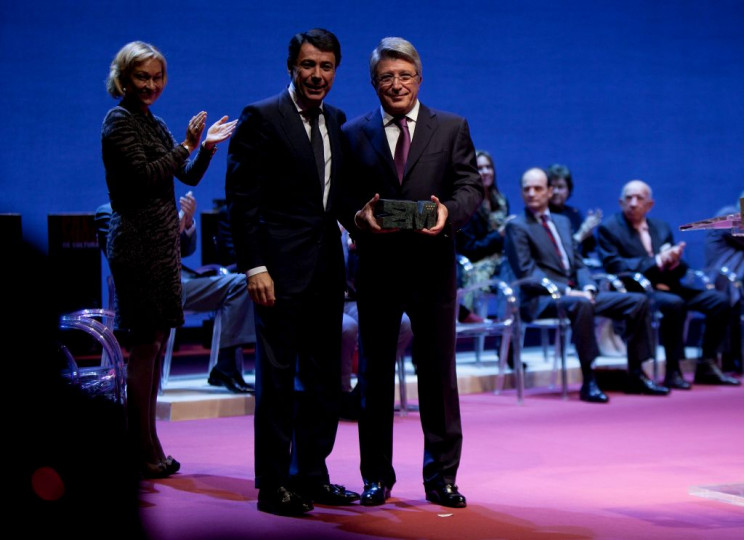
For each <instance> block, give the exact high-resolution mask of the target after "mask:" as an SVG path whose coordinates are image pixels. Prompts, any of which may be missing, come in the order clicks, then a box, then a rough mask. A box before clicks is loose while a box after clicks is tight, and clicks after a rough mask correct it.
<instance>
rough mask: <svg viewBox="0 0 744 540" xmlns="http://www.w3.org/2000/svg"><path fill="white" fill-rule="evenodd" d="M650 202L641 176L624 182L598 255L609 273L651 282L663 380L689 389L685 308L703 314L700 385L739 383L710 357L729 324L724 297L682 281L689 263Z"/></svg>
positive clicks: (697, 372)
mask: <svg viewBox="0 0 744 540" xmlns="http://www.w3.org/2000/svg"><path fill="white" fill-rule="evenodd" d="M653 206H654V200H653V194H652V192H651V188H650V187H649V185H648V184H646V183H645V182H642V181H641V180H632V181H630V182H628V183H627V184H625V186H623V190H622V192H621V194H620V208H621V209H622V212H619V213H617V214H615V215H614V216H612V217H611V218H610V219H608V220H606V221H605V222H604V223H603V224H602V225H600V227H599V254H600V257H601V258H602V264H603V266H604V267H605V269H606V270H607V271H608V272H612V273H613V274H620V273H623V272H640V273H641V274H643V275H644V276H645V277H646V279H648V280H649V281H650V282H651V285H653V287H654V293H653V296H654V301H655V303H656V306H657V309H659V311H660V312H661V314H662V318H661V324H660V328H659V332H660V337H661V342H662V343H663V344H664V351H665V354H666V377H665V384H667V385H669V386H671V387H672V388H689V387H690V384H689V383H688V382H687V381H685V379H684V378H683V377H682V374H681V372H680V369H679V361H680V359H681V358H684V343H683V335H684V331H683V330H684V324H685V319H686V318H687V311H688V310H696V311H700V312H702V313H704V314H705V319H706V320H705V331H704V334H703V358H701V359H700V361H699V362H698V365H697V367H696V369H695V382H696V383H699V384H728V385H738V384H741V383H740V381H739V380H737V379H734V378H733V377H729V376H727V375H724V374H723V373H722V372H721V370H720V369H719V368H718V366H717V365H716V363H715V362H714V361H713V359H714V358H716V356H717V354H718V349H719V348H720V346H721V344H722V342H723V340H724V337H725V333H726V328H727V326H728V324H729V318H730V316H731V310H730V307H729V305H728V302H727V299H726V296H725V295H724V294H723V293H721V292H719V291H715V290H708V289H705V288H704V287H702V286H697V287H696V286H693V285H686V284H685V283H684V281H683V280H684V278H685V276H686V274H687V271H688V269H689V266H688V265H687V263H686V262H685V261H684V260H683V259H682V253H683V251H684V248H685V243H684V242H680V243H678V244H675V243H674V238H673V237H672V230H671V228H670V227H669V224H667V223H666V222H664V221H661V220H658V219H653V218H648V217H647V214H648V212H649V211H650V210H651V208H652V207H653Z"/></svg>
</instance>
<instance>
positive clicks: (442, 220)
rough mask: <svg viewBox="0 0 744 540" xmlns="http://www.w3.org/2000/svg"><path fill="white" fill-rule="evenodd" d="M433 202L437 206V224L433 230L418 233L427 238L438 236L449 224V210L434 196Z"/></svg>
mask: <svg viewBox="0 0 744 540" xmlns="http://www.w3.org/2000/svg"><path fill="white" fill-rule="evenodd" d="M431 200H432V201H433V202H434V203H435V204H436V205H437V224H436V225H434V226H433V227H432V228H431V229H421V230H420V231H416V232H417V233H419V234H425V235H426V236H436V235H438V234H439V233H440V232H442V230H444V225H445V224H446V223H447V217H448V216H449V210H447V207H446V206H444V205H443V204H442V203H440V202H439V199H437V198H436V197H435V196H434V195H432V196H431Z"/></svg>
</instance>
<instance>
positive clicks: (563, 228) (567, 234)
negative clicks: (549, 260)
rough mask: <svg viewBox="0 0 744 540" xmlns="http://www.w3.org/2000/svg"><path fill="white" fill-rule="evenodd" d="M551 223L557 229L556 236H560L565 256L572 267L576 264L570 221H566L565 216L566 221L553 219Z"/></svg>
mask: <svg viewBox="0 0 744 540" xmlns="http://www.w3.org/2000/svg"><path fill="white" fill-rule="evenodd" d="M553 223H554V224H555V228H556V229H557V230H558V236H560V237H561V243H562V244H563V249H564V251H565V252H566V257H568V265H569V268H574V267H575V266H576V264H575V261H574V252H573V237H572V236H571V222H570V221H568V218H567V219H566V221H563V220H555V219H554V220H553ZM562 264H563V263H562V262H561V265H562Z"/></svg>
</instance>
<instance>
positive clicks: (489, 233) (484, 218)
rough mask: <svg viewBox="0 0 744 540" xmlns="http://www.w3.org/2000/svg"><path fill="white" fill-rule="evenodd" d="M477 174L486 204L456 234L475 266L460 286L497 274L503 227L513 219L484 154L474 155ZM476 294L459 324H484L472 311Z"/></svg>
mask: <svg viewBox="0 0 744 540" xmlns="http://www.w3.org/2000/svg"><path fill="white" fill-rule="evenodd" d="M475 155H476V159H477V162H478V172H479V173H480V176H481V181H482V182H483V192H484V196H483V202H482V203H481V206H480V208H479V209H478V210H477V211H476V212H475V214H473V217H472V218H470V221H468V223H467V224H466V225H465V226H464V227H463V228H462V229H460V230H459V231H458V233H457V238H456V240H457V252H458V253H459V254H461V255H464V256H465V257H467V258H468V259H469V260H470V262H471V263H472V265H473V268H472V269H471V270H468V271H467V272H465V273H464V275H463V279H462V283H461V286H463V287H468V286H471V285H474V284H475V283H479V282H482V281H488V280H489V279H491V278H492V277H493V276H494V275H495V274H497V273H498V271H499V267H500V265H501V259H502V256H503V248H504V227H505V225H506V222H507V221H508V220H509V219H511V218H512V217H513V216H510V215H509V202H508V201H507V200H506V197H505V196H504V194H503V193H501V192H500V191H499V188H498V185H497V184H496V169H495V167H494V165H493V158H492V157H491V155H490V154H489V153H488V152H486V151H484V150H478V151H476V153H475ZM473 303H474V298H473V295H472V294H471V295H467V296H466V297H465V298H464V300H463V304H462V305H461V306H460V313H459V316H458V319H459V320H460V322H465V323H474V322H482V321H483V318H482V317H480V316H479V315H477V314H476V313H474V312H473Z"/></svg>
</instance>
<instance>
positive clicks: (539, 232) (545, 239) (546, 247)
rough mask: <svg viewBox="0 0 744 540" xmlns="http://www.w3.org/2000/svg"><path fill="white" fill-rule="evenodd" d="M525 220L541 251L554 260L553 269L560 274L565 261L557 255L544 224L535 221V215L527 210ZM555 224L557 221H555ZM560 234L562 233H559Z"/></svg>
mask: <svg viewBox="0 0 744 540" xmlns="http://www.w3.org/2000/svg"><path fill="white" fill-rule="evenodd" d="M524 216H525V220H526V221H527V224H528V225H529V227H530V232H531V234H532V237H533V238H534V240H535V243H536V244H537V245H538V246H540V251H541V252H542V253H543V255H544V256H547V257H548V258H550V259H553V265H552V266H553V268H554V269H555V270H557V271H559V272H562V271H563V261H561V258H560V256H559V255H558V253H556V250H555V246H554V245H553V242H552V240H550V237H549V236H548V232H547V231H546V230H545V227H543V225H542V223H540V222H539V221H537V219H535V215H534V214H533V213H532V212H531V211H529V210H527V209H526V208H525V211H524ZM553 223H555V221H553ZM556 229H558V226H556ZM559 232H560V231H559ZM562 240H563V237H561V241H562Z"/></svg>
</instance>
